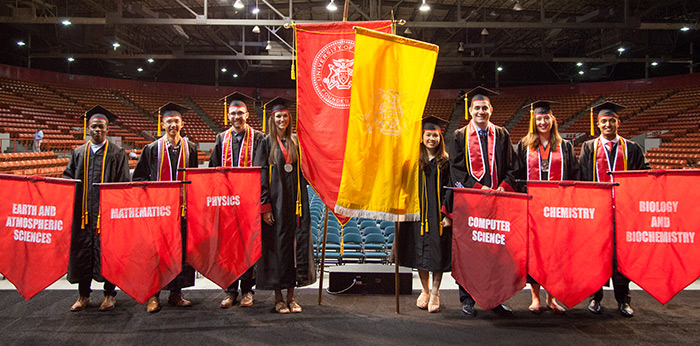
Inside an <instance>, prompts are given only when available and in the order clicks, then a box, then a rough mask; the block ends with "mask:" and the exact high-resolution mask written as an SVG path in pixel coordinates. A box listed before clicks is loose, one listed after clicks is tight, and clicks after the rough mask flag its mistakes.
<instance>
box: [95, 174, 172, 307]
mask: <svg viewBox="0 0 700 346" xmlns="http://www.w3.org/2000/svg"><path fill="white" fill-rule="evenodd" d="M180 185H181V182H179V181H173V182H170V181H169V182H138V183H105V184H99V186H100V195H101V197H100V200H101V201H100V218H101V222H102V225H101V246H102V276H104V277H105V279H107V280H109V281H111V282H112V283H113V284H115V285H117V286H118V287H119V288H120V289H121V290H122V291H124V293H126V294H128V295H129V296H130V297H132V298H134V300H136V301H137V302H139V303H141V304H143V303H145V302H146V300H148V298H150V297H152V296H153V295H154V294H155V293H156V292H158V291H160V290H161V288H163V287H164V286H165V285H167V284H168V283H169V282H170V281H172V280H173V279H174V278H175V277H176V276H177V274H179V273H180V272H181V271H182V235H181V233H180V215H181V214H180V188H181V186H180Z"/></svg>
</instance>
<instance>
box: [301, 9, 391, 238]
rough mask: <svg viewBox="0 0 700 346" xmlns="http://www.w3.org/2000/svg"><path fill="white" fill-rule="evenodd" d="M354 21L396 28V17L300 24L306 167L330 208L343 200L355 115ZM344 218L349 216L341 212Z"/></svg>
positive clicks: (303, 162)
mask: <svg viewBox="0 0 700 346" xmlns="http://www.w3.org/2000/svg"><path fill="white" fill-rule="evenodd" d="M354 26H360V27H364V28H368V29H373V30H378V31H382V32H386V33H391V21H388V20H386V21H375V22H332V23H318V24H316V23H314V24H295V25H294V29H295V35H296V47H297V73H296V76H297V134H298V136H299V147H300V148H301V156H302V160H301V168H302V170H303V171H304V177H305V178H306V180H307V181H308V182H309V184H311V186H313V188H314V190H316V193H317V194H318V195H319V197H320V198H321V200H322V201H323V203H325V204H326V205H327V206H328V207H329V208H330V210H331V211H333V210H335V203H336V201H337V200H338V190H339V188H340V179H341V176H342V174H343V159H344V158H345V141H346V138H347V132H348V119H349V116H350V89H351V86H352V70H353V61H354V56H355V30H354V29H353V27H354ZM336 217H338V220H340V222H341V223H342V224H345V223H346V222H347V221H348V220H349V219H350V218H348V217H344V216H340V215H336Z"/></svg>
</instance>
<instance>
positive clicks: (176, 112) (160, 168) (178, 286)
mask: <svg viewBox="0 0 700 346" xmlns="http://www.w3.org/2000/svg"><path fill="white" fill-rule="evenodd" d="M188 110H189V109H188V108H186V107H183V106H180V105H178V104H176V103H172V102H169V103H168V104H166V105H164V106H162V107H160V109H159V110H158V111H159V114H161V119H162V122H161V124H159V126H161V127H162V128H163V130H164V131H165V134H164V135H163V137H161V138H159V139H158V140H156V141H154V142H152V143H150V144H147V145H146V146H145V147H144V148H143V151H142V152H141V157H139V161H138V163H136V168H135V169H134V175H133V178H132V180H133V181H170V180H184V178H185V173H184V172H182V171H180V172H178V169H182V168H193V167H195V168H196V167H197V165H198V160H197V147H196V145H195V144H194V143H192V142H190V141H188V140H186V139H184V138H182V137H181V136H180V131H181V130H182V127H183V126H184V125H185V122H184V121H183V120H182V114H183V113H185V112H187V111H188ZM182 216H183V217H182V218H181V219H180V229H181V230H182V254H183V256H182V257H183V261H182V272H181V273H180V274H178V276H177V277H176V278H175V279H174V280H173V281H172V282H170V283H169V284H168V285H167V286H165V288H164V289H166V290H170V296H169V297H168V304H170V305H171V306H177V307H190V306H192V303H191V302H190V301H189V300H186V299H185V298H184V297H183V296H182V289H183V288H185V287H191V286H194V268H192V267H191V266H190V265H188V264H187V263H185V261H184V258H185V251H186V249H187V246H186V245H185V241H186V240H187V222H186V220H185V217H184V214H183V215H182ZM159 296H160V292H158V293H156V294H155V295H154V296H153V297H151V298H149V299H148V303H147V304H146V311H148V312H151V313H153V312H158V311H160V297H159Z"/></svg>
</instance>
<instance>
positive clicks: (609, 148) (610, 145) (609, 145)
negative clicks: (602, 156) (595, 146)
mask: <svg viewBox="0 0 700 346" xmlns="http://www.w3.org/2000/svg"><path fill="white" fill-rule="evenodd" d="M613 145H615V143H613V142H607V143H605V147H606V148H607V149H608V154H609V153H612V150H613Z"/></svg>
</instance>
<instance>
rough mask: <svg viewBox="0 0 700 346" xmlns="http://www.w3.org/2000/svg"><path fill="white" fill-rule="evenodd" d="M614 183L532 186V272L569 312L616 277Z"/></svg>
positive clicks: (535, 183)
mask: <svg viewBox="0 0 700 346" xmlns="http://www.w3.org/2000/svg"><path fill="white" fill-rule="evenodd" d="M612 186H613V184H611V183H591V182H570V181H551V182H550V181H528V182H527V191H528V195H530V196H532V199H531V200H530V201H529V202H528V228H529V255H528V272H529V273H530V276H532V278H533V279H535V281H537V282H538V283H539V284H541V285H542V286H543V287H544V288H546V289H547V291H548V292H549V293H550V294H551V295H553V296H554V297H556V298H557V299H559V300H560V301H561V302H562V303H564V305H566V306H568V307H569V308H571V307H573V306H574V305H576V304H578V303H580V302H581V301H582V300H584V299H585V298H586V297H588V296H590V295H591V294H593V293H595V292H596V291H598V290H599V289H600V288H601V287H602V286H603V285H604V284H605V282H607V281H608V279H610V276H611V275H612V253H613V252H612V251H613V244H612V232H613V219H612V195H611V189H612Z"/></svg>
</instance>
